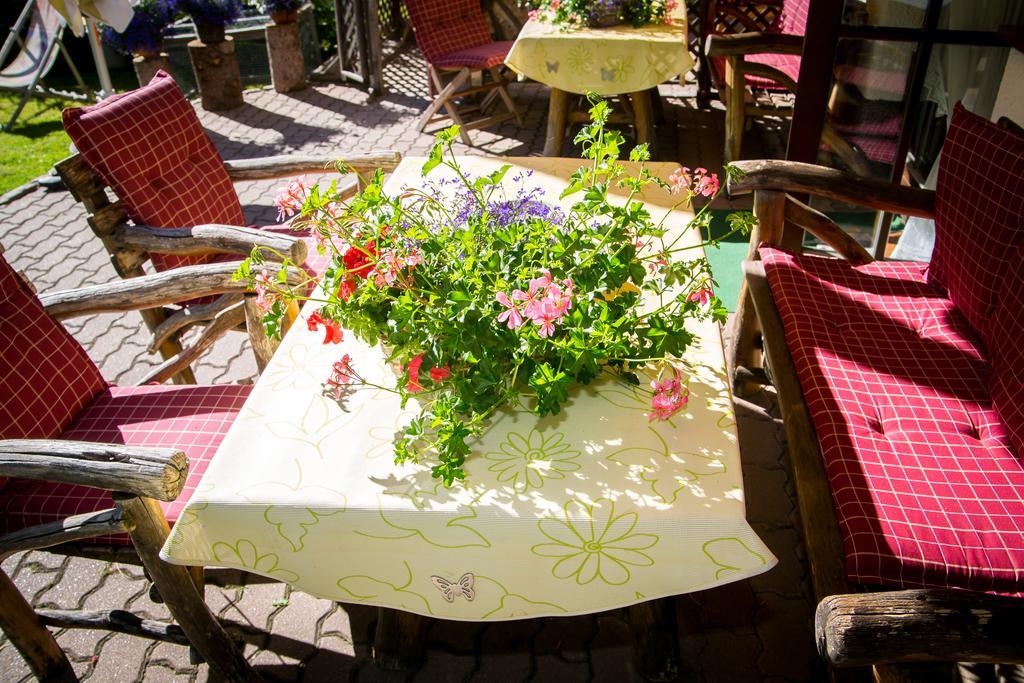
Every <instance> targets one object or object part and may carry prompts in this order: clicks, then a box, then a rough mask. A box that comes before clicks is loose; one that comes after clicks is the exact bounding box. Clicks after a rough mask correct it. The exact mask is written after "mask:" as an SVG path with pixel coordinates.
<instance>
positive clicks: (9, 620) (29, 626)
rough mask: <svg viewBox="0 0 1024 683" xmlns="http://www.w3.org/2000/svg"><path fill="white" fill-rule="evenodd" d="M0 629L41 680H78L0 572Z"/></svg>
mask: <svg viewBox="0 0 1024 683" xmlns="http://www.w3.org/2000/svg"><path fill="white" fill-rule="evenodd" d="M0 630H3V632H4V635H6V636H7V639H8V640H9V641H11V644H12V645H14V647H15V649H17V650H18V652H20V653H21V656H22V657H23V658H24V659H25V663H26V664H28V667H29V668H30V669H31V670H32V673H33V674H34V675H35V677H36V678H38V679H39V680H40V681H61V682H63V681H77V680H78V676H76V675H75V671H74V669H72V668H71V662H69V661H68V658H67V656H66V655H65V654H64V651H63V650H61V649H60V645H58V644H57V641H56V640H54V638H53V634H52V633H50V630H49V629H48V628H46V627H45V626H43V623H42V622H41V621H40V620H39V616H38V615H37V614H36V613H35V610H33V609H32V606H31V605H30V604H28V601H27V600H25V596H23V595H22V594H21V591H19V590H18V587H17V586H15V585H14V582H13V581H11V578H10V577H9V576H7V574H5V573H4V572H2V571H0Z"/></svg>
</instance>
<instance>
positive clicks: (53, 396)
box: [0, 257, 107, 439]
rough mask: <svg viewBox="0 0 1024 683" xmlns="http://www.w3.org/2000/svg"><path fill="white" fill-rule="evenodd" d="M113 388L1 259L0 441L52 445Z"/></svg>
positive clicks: (0, 258)
mask: <svg viewBox="0 0 1024 683" xmlns="http://www.w3.org/2000/svg"><path fill="white" fill-rule="evenodd" d="M106 386H107V383H106V382H104V381H103V377H102V376H101V375H100V371H99V369H98V368H97V367H96V365H95V364H94V363H93V362H92V360H90V359H89V356H88V355H87V354H86V353H85V349H83V348H82V347H81V346H80V345H79V344H78V342H76V341H75V340H74V339H73V338H72V337H71V335H70V334H68V332H67V330H65V329H64V327H63V326H62V325H61V324H60V323H58V322H56V321H55V320H54V319H53V318H51V317H50V316H49V315H48V314H47V313H46V311H45V310H44V309H43V305H42V304H41V303H39V299H37V298H36V295H35V294H33V293H32V290H31V289H30V288H29V286H28V285H27V284H25V282H24V281H23V280H22V279H21V277H20V276H19V275H18V274H17V273H16V272H14V269H13V268H11V266H10V265H9V264H8V263H7V261H5V260H4V259H3V257H0V392H2V394H3V399H0V439H50V438H53V437H55V436H57V435H58V434H60V433H61V432H62V431H64V428H65V427H67V426H68V424H69V423H70V422H71V420H72V419H73V418H74V417H75V416H76V415H77V414H78V412H79V411H80V410H81V409H82V407H83V406H84V405H85V404H86V403H88V402H89V401H90V400H92V398H93V397H94V396H95V395H96V394H98V393H99V392H100V391H102V390H103V389H105V388H106Z"/></svg>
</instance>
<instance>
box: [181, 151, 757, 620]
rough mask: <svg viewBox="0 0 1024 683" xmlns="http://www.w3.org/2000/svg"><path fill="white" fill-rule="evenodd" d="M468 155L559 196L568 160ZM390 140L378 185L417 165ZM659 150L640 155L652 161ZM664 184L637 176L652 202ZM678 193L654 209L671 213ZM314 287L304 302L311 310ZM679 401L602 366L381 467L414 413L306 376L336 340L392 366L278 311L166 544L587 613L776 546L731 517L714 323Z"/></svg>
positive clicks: (187, 552) (513, 609) (673, 588)
mask: <svg viewBox="0 0 1024 683" xmlns="http://www.w3.org/2000/svg"><path fill="white" fill-rule="evenodd" d="M464 161H465V166H466V168H467V169H468V170H469V171H470V172H471V173H474V174H481V173H486V172H489V171H490V170H493V169H494V168H496V167H498V166H499V165H500V164H501V163H503V162H505V161H508V162H511V163H513V164H515V166H517V167H518V169H514V170H512V171H510V172H509V173H508V174H506V179H508V180H506V183H508V182H511V179H512V178H514V177H515V176H516V175H517V172H518V170H520V169H527V168H532V169H535V173H534V174H533V176H532V177H531V178H530V179H529V181H528V182H530V183H531V184H532V183H536V184H540V185H543V186H545V187H548V188H550V190H551V194H550V196H551V197H552V200H554V198H557V196H558V192H559V190H560V188H562V187H564V180H563V179H564V178H565V177H567V176H568V174H569V173H570V172H571V171H572V170H573V169H574V168H576V166H577V165H578V164H579V162H578V161H576V160H568V159H546V158H524V159H509V160H503V159H485V158H479V157H467V158H466V159H465V160H464ZM421 163H422V160H420V159H406V160H405V161H403V162H402V164H401V165H400V166H399V168H398V170H397V171H396V172H395V174H394V175H393V176H392V177H391V178H390V179H389V181H388V189H389V191H390V192H394V191H396V190H397V189H398V188H399V187H401V186H403V185H406V184H417V183H418V182H422V181H421V180H420V173H419V168H420V166H421ZM674 168H675V167H674V165H670V164H654V165H653V169H654V171H655V172H656V173H658V174H659V175H662V176H667V175H668V174H669V173H670V172H671V171H672V170H673V169H674ZM670 203H671V199H670V197H669V196H668V195H667V194H666V193H664V192H663V191H662V190H660V189H658V188H653V189H652V191H651V193H650V195H649V197H648V206H649V209H650V210H651V212H652V214H654V216H655V219H656V220H657V218H658V217H659V216H661V215H664V211H665V210H666V209H665V208H664V207H665V206H667V205H669V204H670ZM689 218H690V215H689V213H686V212H676V213H675V215H673V216H671V217H670V218H669V225H673V226H676V227H678V226H682V225H684V224H685V223H686V221H687V220H688V219H689ZM318 306H319V304H315V303H311V304H309V305H307V306H306V307H305V308H304V311H303V316H306V315H308V314H309V313H310V312H311V311H312V310H314V309H316V308H317V307H318ZM693 331H694V332H695V333H696V334H697V336H698V340H699V342H698V344H697V345H696V346H695V347H694V348H693V349H692V352H688V353H687V361H688V362H689V363H690V364H691V365H692V366H693V368H694V374H693V377H692V379H691V382H690V392H691V393H690V403H689V407H688V408H687V409H686V410H685V411H684V412H682V413H680V414H678V415H677V416H675V417H674V418H673V419H672V420H671V421H669V422H649V421H648V417H647V415H648V407H649V402H648V399H647V398H646V397H644V396H641V395H639V394H638V393H635V392H634V391H633V390H632V389H630V388H624V387H623V386H621V385H619V384H617V383H615V382H609V381H601V382H595V383H594V384H593V385H591V386H589V387H584V388H578V389H576V390H575V392H574V394H573V398H572V401H571V403H570V404H569V405H567V406H566V407H565V409H564V410H563V412H562V413H561V414H560V415H558V416H553V417H549V418H545V419H542V420H539V419H537V418H536V417H535V416H534V415H533V414H531V413H527V412H511V411H506V412H505V413H503V414H500V415H499V416H498V417H497V418H495V419H494V420H493V426H492V427H491V428H490V430H489V431H488V432H487V433H485V434H484V435H483V436H481V437H480V438H479V439H477V440H476V441H475V443H474V444H473V454H472V455H471V456H470V458H469V459H468V460H467V463H466V466H465V469H466V471H467V473H468V477H469V479H468V481H467V482H466V484H465V485H462V486H456V487H455V488H452V489H450V490H449V489H445V488H444V487H443V486H442V485H440V484H439V483H438V482H436V481H434V480H433V479H431V477H430V473H429V468H428V467H425V466H420V465H405V466H401V467H399V466H396V465H395V464H394V462H393V460H392V453H391V449H392V438H393V436H394V434H395V432H396V431H397V430H398V429H400V428H401V427H402V426H403V425H404V424H405V422H406V420H407V418H408V417H409V415H410V411H409V410H406V411H404V412H403V411H402V410H401V408H400V407H399V400H398V397H397V396H395V395H393V394H391V393H389V392H384V391H379V390H376V391H371V390H361V391H358V392H356V393H355V394H354V396H353V397H352V398H351V399H350V400H349V401H348V404H347V409H346V410H343V409H342V408H341V407H340V406H339V405H338V403H336V402H335V401H333V400H331V399H329V398H326V397H324V396H323V394H322V390H321V384H322V382H323V381H324V379H325V378H326V377H327V375H328V373H329V370H330V366H331V364H332V363H333V362H334V361H335V360H337V359H338V358H340V356H341V355H342V354H343V353H350V354H351V355H352V358H353V365H354V367H355V368H357V369H358V370H359V371H360V372H361V373H364V374H365V375H367V376H368V378H369V379H371V381H375V382H378V383H387V384H390V383H393V381H394V379H393V372H392V370H391V369H390V368H389V367H388V366H387V365H386V364H385V361H384V356H383V353H382V351H381V350H380V349H379V347H371V346H368V345H365V344H362V343H360V342H358V341H357V340H355V338H354V335H351V334H347V335H346V338H345V341H344V342H343V343H342V344H340V345H328V346H325V345H323V344H322V343H321V340H322V332H320V333H313V332H310V331H309V330H308V329H307V327H306V325H304V324H302V323H299V324H296V325H295V326H293V328H292V329H291V331H290V332H289V333H288V334H287V335H286V337H285V339H284V342H283V343H282V345H281V347H280V349H279V350H278V351H277V353H276V354H275V356H274V358H273V360H272V361H271V362H270V364H269V365H268V366H267V368H266V370H264V372H263V374H262V376H261V377H260V379H259V381H258V382H257V384H256V386H255V387H254V388H253V392H252V395H251V396H250V398H249V400H248V401H247V403H246V405H245V407H244V408H243V410H242V412H241V414H240V415H239V417H238V419H237V421H236V422H235V424H234V425H233V426H232V427H231V429H230V430H229V432H228V434H227V435H226V437H225V439H224V442H223V444H222V446H221V448H220V450H219V451H218V453H217V455H216V456H215V457H214V459H213V461H212V462H211V463H210V465H209V469H208V470H207V472H206V475H205V476H204V478H203V480H202V482H201V483H200V485H199V487H198V489H197V490H196V492H195V493H194V494H193V495H192V498H191V500H190V502H189V504H188V505H187V506H186V508H185V509H184V511H183V512H182V514H181V517H180V519H179V521H178V522H177V524H175V526H174V529H173V531H172V534H171V536H170V538H169V539H168V542H167V544H166V545H165V547H164V549H163V557H164V558H165V559H167V560H169V561H171V562H174V563H179V564H187V565H215V566H227V567H234V568H238V569H243V570H247V571H251V572H254V573H257V574H262V575H265V576H269V577H272V578H275V579H278V580H281V581H285V582H288V583H290V584H292V585H294V586H296V587H298V588H300V589H302V590H304V591H306V592H308V593H310V594H312V595H315V596H320V597H325V598H330V599H335V600H339V601H342V602H359V603H366V604H370V605H379V606H384V607H392V608H397V609H400V610H404V611H407V612H413V613H416V614H421V615H429V616H435V617H442V618H446V619H466V620H493V621H498V620H505V619H517V618H523V617H537V616H547V615H570V614H580V613H589V612H597V611H602V610H607V609H611V608H616V607H621V606H624V605H630V604H633V603H638V602H643V601H647V600H652V599H654V598H658V597H661V596H668V595H675V594H679V593H685V592H688V591H698V590H702V589H705V588H709V587H711V586H716V585H720V584H723V583H728V582H730V581H735V580H738V579H742V578H746V577H750V576H754V575H756V574H759V573H761V572H764V571H766V570H767V569H769V568H770V567H772V566H773V565H774V564H775V561H776V560H775V558H774V557H773V556H772V554H771V552H770V551H769V550H768V549H767V548H766V547H765V546H764V544H763V543H762V542H761V540H760V539H759V538H758V537H757V535H756V534H755V533H754V532H753V530H752V529H751V528H750V526H749V525H748V524H747V522H746V520H745V518H744V503H743V483H742V477H741V472H740V461H739V450H738V446H737V440H736V430H735V423H734V419H733V412H732V410H733V408H732V400H731V396H730V393H729V389H728V382H727V378H726V374H725V367H724V359H723V352H722V345H721V337H720V335H719V330H718V327H717V326H716V325H714V324H712V323H706V324H699V325H695V326H694V329H693Z"/></svg>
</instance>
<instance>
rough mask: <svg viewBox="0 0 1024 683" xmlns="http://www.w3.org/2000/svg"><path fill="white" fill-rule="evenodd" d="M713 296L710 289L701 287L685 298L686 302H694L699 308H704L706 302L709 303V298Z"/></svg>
mask: <svg viewBox="0 0 1024 683" xmlns="http://www.w3.org/2000/svg"><path fill="white" fill-rule="evenodd" d="M714 295H715V293H714V292H713V291H711V288H710V287H701V288H700V289H695V290H693V291H692V292H690V295H689V296H688V297H686V300H687V301H696V302H697V303H699V304H700V305H701V306H705V305H707V304H708V302H710V301H711V298H712V297H713V296H714Z"/></svg>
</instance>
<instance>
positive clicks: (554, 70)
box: [544, 61, 559, 74]
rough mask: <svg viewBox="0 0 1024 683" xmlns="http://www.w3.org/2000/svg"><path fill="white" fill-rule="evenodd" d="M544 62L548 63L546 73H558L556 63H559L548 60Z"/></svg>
mask: <svg viewBox="0 0 1024 683" xmlns="http://www.w3.org/2000/svg"><path fill="white" fill-rule="evenodd" d="M544 63H545V64H547V65H548V73H549V74H556V73H558V64H559V63H558V62H548V61H545V62H544Z"/></svg>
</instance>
